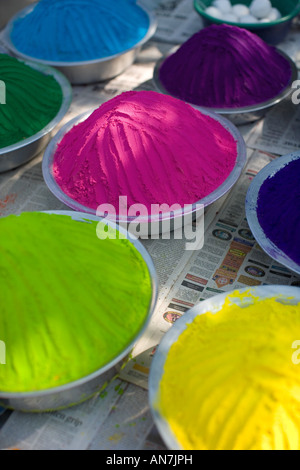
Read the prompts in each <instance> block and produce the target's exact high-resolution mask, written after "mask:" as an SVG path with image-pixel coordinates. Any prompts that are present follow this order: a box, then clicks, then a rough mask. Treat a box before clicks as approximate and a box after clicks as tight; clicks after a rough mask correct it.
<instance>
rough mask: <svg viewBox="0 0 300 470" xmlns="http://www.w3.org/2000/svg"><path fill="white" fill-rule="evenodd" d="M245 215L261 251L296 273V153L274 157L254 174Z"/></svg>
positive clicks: (299, 178)
mask: <svg viewBox="0 0 300 470" xmlns="http://www.w3.org/2000/svg"><path fill="white" fill-rule="evenodd" d="M246 215H247V220H248V224H249V227H250V229H251V231H252V233H253V236H254V237H255V239H256V241H257V243H258V244H259V245H260V246H261V248H262V249H263V250H264V251H265V252H266V253H267V254H268V255H269V256H270V257H271V258H273V259H274V260H276V261H277V262H278V263H280V264H282V265H283V266H285V267H286V268H288V269H290V270H291V271H293V272H295V273H297V274H300V244H299V233H300V152H295V153H291V154H288V155H286V156H283V157H280V158H277V159H276V160H274V161H273V162H271V163H270V164H269V165H267V166H266V167H265V168H263V170H261V171H260V172H259V173H258V175H257V176H256V177H255V178H254V180H253V182H252V183H251V186H250V188H249V190H248V194H247V198H246Z"/></svg>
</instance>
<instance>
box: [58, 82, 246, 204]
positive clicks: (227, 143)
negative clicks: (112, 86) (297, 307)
mask: <svg viewBox="0 0 300 470" xmlns="http://www.w3.org/2000/svg"><path fill="white" fill-rule="evenodd" d="M236 158H237V142H236V141H235V139H234V138H233V136H232V135H231V134H230V133H229V132H228V131H227V130H226V129H225V128H224V127H223V126H222V125H221V124H220V123H219V122H218V121H216V120H215V119H212V118H211V117H208V116H206V115H204V114H202V113H200V112H199V111H198V110H195V109H193V108H192V107H191V106H190V105H187V104H185V103H183V102H182V101H180V100H177V99H175V98H172V97H169V96H165V95H162V94H160V93H155V92H147V91H140V92H126V93H123V94H122V95H119V96H117V97H116V98H114V99H112V100H110V101H108V102H106V103H104V104H103V105H102V106H100V108H98V109H97V110H96V111H94V112H93V114H92V115H91V116H90V117H89V118H88V119H87V120H85V121H84V122H82V123H80V124H78V125H77V126H75V127H73V129H71V131H69V132H68V133H67V134H66V135H65V136H64V138H63V139H62V141H61V143H60V144H59V145H58V147H57V151H56V154H55V156H54V164H53V172H54V177H55V179H56V182H57V184H58V185H59V186H60V187H61V189H62V190H63V191H64V192H65V194H67V195H68V196H69V197H70V198H72V199H73V200H75V201H77V202H79V203H80V204H82V205H84V206H87V207H89V208H92V209H97V207H98V206H99V205H100V204H111V205H113V206H114V208H116V209H118V207H119V197H120V196H127V198H128V204H129V205H130V206H131V205H133V204H136V203H139V204H143V205H144V206H146V207H147V209H150V208H151V205H152V204H168V205H170V206H172V205H173V204H180V206H181V207H183V206H184V205H185V204H193V203H196V202H197V201H199V200H200V199H202V198H204V197H205V196H207V195H208V194H210V193H211V192H213V191H214V190H216V189H217V188H218V187H219V186H220V185H221V184H222V183H223V182H224V181H225V180H226V179H227V177H228V175H229V174H230V173H231V171H232V170H233V168H234V166H235V163H236Z"/></svg>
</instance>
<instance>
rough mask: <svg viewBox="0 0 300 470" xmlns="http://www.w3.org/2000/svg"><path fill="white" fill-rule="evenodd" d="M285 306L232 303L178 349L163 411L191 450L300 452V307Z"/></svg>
mask: <svg viewBox="0 0 300 470" xmlns="http://www.w3.org/2000/svg"><path fill="white" fill-rule="evenodd" d="M232 297H233V298H238V299H240V300H241V303H242V305H243V303H245V300H246V299H247V301H246V302H247V304H248V303H249V299H250V298H251V294H250V293H249V292H248V293H246V294H240V293H238V292H237V293H234V295H232ZM282 302H283V303H280V300H279V301H278V299H275V298H272V299H267V300H261V299H260V298H253V299H251V304H252V305H251V306H249V307H246V308H242V307H240V306H238V305H236V304H233V303H232V301H231V296H229V297H228V298H227V299H226V302H225V304H224V306H223V308H222V309H221V310H220V311H218V312H217V313H216V314H212V313H206V314H204V315H199V316H198V317H196V319H195V320H194V321H193V322H192V323H191V324H190V325H187V329H186V330H184V332H183V333H182V334H181V335H180V336H179V338H178V340H177V341H176V342H175V343H174V344H173V345H172V347H171V349H170V351H169V353H168V356H167V359H166V362H165V366H164V373H163V377H162V380H161V383H160V390H159V392H160V393H159V403H158V404H157V406H158V409H159V410H160V412H161V414H162V415H163V417H164V418H165V419H166V420H167V421H168V423H169V424H170V427H171V429H172V431H173V433H174V434H175V436H176V438H177V440H178V442H180V444H181V445H182V447H183V448H184V449H186V450H299V449H300V394H299V390H300V376H299V366H296V365H295V360H294V359H296V360H298V357H299V349H298V352H297V351H296V350H295V349H293V348H292V346H293V344H294V343H295V339H296V338H298V337H299V335H300V304H298V305H287V303H286V302H287V301H286V300H282ZM294 353H295V354H294ZM174 390H176V393H174Z"/></svg>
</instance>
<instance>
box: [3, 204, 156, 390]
mask: <svg viewBox="0 0 300 470" xmlns="http://www.w3.org/2000/svg"><path fill="white" fill-rule="evenodd" d="M97 224H98V222H91V223H89V222H77V221H73V220H72V219H71V218H70V217H69V216H62V215H49V214H44V213H24V214H22V215H21V216H19V217H17V216H14V215H12V216H9V217H7V218H2V219H0V233H1V242H0V280H1V301H0V302H1V303H0V340H1V341H4V342H5V344H6V364H5V365H0V390H1V391H4V392H30V391H38V390H44V389H48V388H52V387H57V386H60V385H63V384H66V383H69V382H71V381H74V380H77V379H79V378H81V377H84V376H86V375H88V374H90V373H92V372H94V371H96V370H98V369H99V368H101V367H102V366H103V365H105V364H107V363H109V362H110V361H111V360H112V359H113V358H115V357H117V356H118V355H119V354H120V353H121V352H122V351H123V350H124V348H125V347H126V346H128V345H129V344H130V343H131V342H132V340H134V338H135V337H136V335H137V333H138V332H139V331H140V329H141V328H142V327H143V325H144V324H145V321H146V318H147V316H148V308H149V305H150V302H151V297H152V287H151V279H150V275H149V272H148V268H147V265H146V263H145V262H144V260H143V258H142V257H141V255H140V254H139V252H138V251H137V250H136V249H135V248H134V247H133V245H132V244H131V243H130V242H129V241H128V240H99V239H98V238H97V236H96V228H97Z"/></svg>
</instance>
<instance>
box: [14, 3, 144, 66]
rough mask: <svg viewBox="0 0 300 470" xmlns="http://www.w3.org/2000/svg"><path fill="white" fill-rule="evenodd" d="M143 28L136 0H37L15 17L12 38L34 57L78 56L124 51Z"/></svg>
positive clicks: (77, 58) (64, 58)
mask: <svg viewBox="0 0 300 470" xmlns="http://www.w3.org/2000/svg"><path fill="white" fill-rule="evenodd" d="M148 29H149V17H148V15H147V13H145V11H144V10H143V9H142V8H140V7H139V6H138V5H137V4H136V0H113V1H107V0H41V1H40V2H39V3H38V4H37V5H36V6H35V8H34V9H33V10H32V12H31V13H29V14H27V15H26V16H25V17H24V18H20V19H19V20H18V21H17V22H16V23H15V25H14V27H13V30H12V33H11V39H12V42H13V44H14V45H15V47H16V48H17V49H18V50H19V51H20V52H22V53H23V54H26V55H28V56H31V57H34V58H37V59H42V60H47V61H54V62H81V61H87V60H94V59H100V58H105V57H109V56H112V55H115V54H119V53H121V52H124V51H126V50H127V49H130V48H132V47H134V46H135V45H136V44H137V43H138V42H140V41H141V40H142V39H143V38H144V37H145V35H146V34H147V31H148Z"/></svg>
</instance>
